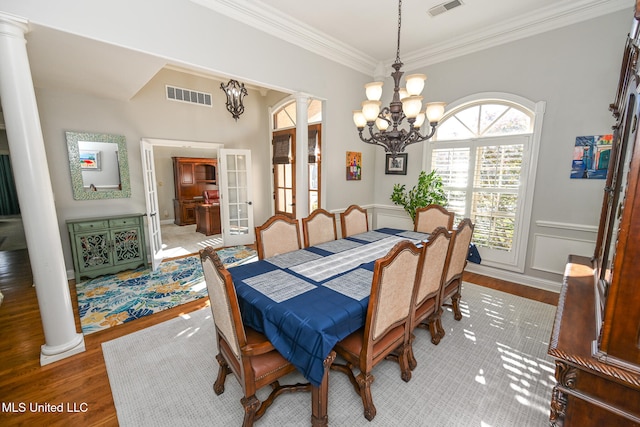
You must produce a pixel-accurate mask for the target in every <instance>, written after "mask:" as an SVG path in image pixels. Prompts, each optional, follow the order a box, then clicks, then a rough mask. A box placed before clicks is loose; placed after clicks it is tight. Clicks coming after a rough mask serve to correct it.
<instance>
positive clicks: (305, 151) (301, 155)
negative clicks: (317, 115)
mask: <svg viewBox="0 0 640 427" xmlns="http://www.w3.org/2000/svg"><path fill="white" fill-rule="evenodd" d="M295 98H296V218H305V217H307V216H309V167H308V163H309V118H308V113H307V109H308V107H309V95H307V94H305V93H296V94H295Z"/></svg>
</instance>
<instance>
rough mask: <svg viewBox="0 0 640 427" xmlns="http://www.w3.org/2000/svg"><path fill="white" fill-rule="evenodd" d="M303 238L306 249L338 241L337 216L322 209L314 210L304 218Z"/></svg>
mask: <svg viewBox="0 0 640 427" xmlns="http://www.w3.org/2000/svg"><path fill="white" fill-rule="evenodd" d="M302 236H303V238H304V247H305V248H308V247H309V246H315V245H318V244H320V243H324V242H329V241H331V240H336V239H337V238H338V233H337V231H336V217H335V215H334V214H332V213H330V212H328V211H326V210H324V209H320V208H319V209H316V210H314V211H313V212H311V214H310V215H309V216H308V217H306V218H302Z"/></svg>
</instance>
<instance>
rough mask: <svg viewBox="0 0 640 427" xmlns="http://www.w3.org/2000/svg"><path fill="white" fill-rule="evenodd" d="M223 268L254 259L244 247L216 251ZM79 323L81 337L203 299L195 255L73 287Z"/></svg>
mask: <svg viewBox="0 0 640 427" xmlns="http://www.w3.org/2000/svg"><path fill="white" fill-rule="evenodd" d="M216 252H218V256H219V257H220V259H221V260H222V262H223V263H224V264H225V266H227V267H233V266H235V265H240V264H245V263H248V262H253V261H255V260H257V255H256V252H255V251H254V250H253V249H250V248H248V247H246V246H235V247H230V248H223V249H219V250H217V251H216ZM76 292H77V295H78V310H79V312H80V324H81V326H82V332H83V333H84V334H85V335H88V334H91V333H93V332H97V331H100V330H103V329H107V328H110V327H113V326H116V325H120V324H122V323H126V322H130V321H132V320H135V319H139V318H140V317H143V316H147V315H149V314H153V313H157V312H159V311H162V310H166V309H168V308H172V307H175V306H178V305H181V304H184V303H187V302H190V301H195V300H197V299H200V298H203V297H205V296H207V287H206V285H205V283H204V277H203V273H202V266H201V264H200V257H199V256H198V255H195V254H194V255H188V256H185V257H182V258H177V259H172V260H167V261H163V262H162V263H161V264H160V266H159V267H158V269H157V270H156V271H152V270H151V269H150V268H145V267H142V268H138V269H136V270H128V271H123V272H121V273H118V274H110V275H106V276H101V277H97V278H95V279H91V280H88V281H86V282H81V283H78V284H77V285H76Z"/></svg>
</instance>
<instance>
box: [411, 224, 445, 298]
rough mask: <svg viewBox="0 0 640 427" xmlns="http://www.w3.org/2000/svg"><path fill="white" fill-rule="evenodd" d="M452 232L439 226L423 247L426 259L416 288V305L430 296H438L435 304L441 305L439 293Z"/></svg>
mask: <svg viewBox="0 0 640 427" xmlns="http://www.w3.org/2000/svg"><path fill="white" fill-rule="evenodd" d="M450 242H451V233H449V232H448V231H447V230H446V229H445V228H444V227H437V228H436V229H435V230H433V232H432V233H431V236H430V237H429V241H428V242H427V243H425V245H424V247H423V249H422V250H423V252H424V255H423V257H424V261H423V262H422V265H421V267H422V269H421V271H420V277H419V282H418V289H417V290H416V299H415V306H416V307H420V306H421V305H422V304H424V302H425V301H426V300H427V299H429V298H436V300H435V306H439V305H440V301H439V298H438V297H439V295H440V293H441V289H442V285H443V283H444V276H445V273H446V271H447V270H446V266H447V261H448V258H447V255H448V254H449V243H450Z"/></svg>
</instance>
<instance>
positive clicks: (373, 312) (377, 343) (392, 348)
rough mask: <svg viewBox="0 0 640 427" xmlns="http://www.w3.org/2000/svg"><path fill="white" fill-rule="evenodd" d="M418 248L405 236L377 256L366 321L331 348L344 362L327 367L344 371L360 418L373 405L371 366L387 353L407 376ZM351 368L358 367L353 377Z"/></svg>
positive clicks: (370, 411) (372, 411) (371, 413)
mask: <svg viewBox="0 0 640 427" xmlns="http://www.w3.org/2000/svg"><path fill="white" fill-rule="evenodd" d="M420 253H421V251H420V249H418V248H417V247H416V246H415V245H414V244H413V243H411V242H409V241H408V240H403V241H401V242H398V243H396V245H395V246H394V247H393V248H392V249H391V250H390V251H389V253H388V254H387V255H386V256H384V257H382V258H380V259H378V260H376V261H375V263H374V267H373V279H372V282H371V293H370V296H369V306H368V308H367V315H366V320H365V325H364V327H363V328H360V329H359V330H357V331H355V332H353V333H352V334H350V335H349V336H347V337H346V338H344V339H343V340H341V341H340V342H338V343H337V344H336V345H335V347H334V350H335V351H336V353H337V354H338V355H340V356H341V357H342V359H344V360H345V361H346V363H344V364H342V363H335V361H334V363H333V364H332V365H331V369H333V370H337V371H340V372H343V373H345V374H347V376H348V377H349V380H350V381H351V384H352V385H353V387H354V389H355V391H356V393H358V394H359V395H360V397H361V399H362V404H363V406H364V417H365V418H366V419H367V420H369V421H371V420H372V419H373V418H374V417H375V416H376V407H375V406H374V404H373V397H372V395H371V383H373V380H374V377H373V375H372V374H371V371H372V370H373V368H374V366H376V365H377V364H378V363H380V362H382V361H383V360H385V358H387V357H388V356H395V357H393V359H394V360H397V361H398V363H399V365H400V372H401V378H402V379H403V380H404V381H405V382H407V381H409V380H410V379H411V369H410V367H409V354H410V345H411V340H410V336H411V332H412V330H411V324H412V317H413V310H412V309H411V308H412V305H413V299H414V295H415V294H414V289H415V288H416V287H415V283H416V272H417V271H418V263H419V261H420V258H421V257H420ZM354 367H357V368H358V369H359V371H360V372H359V374H358V376H357V377H356V376H355V375H354V373H353V369H354Z"/></svg>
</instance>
